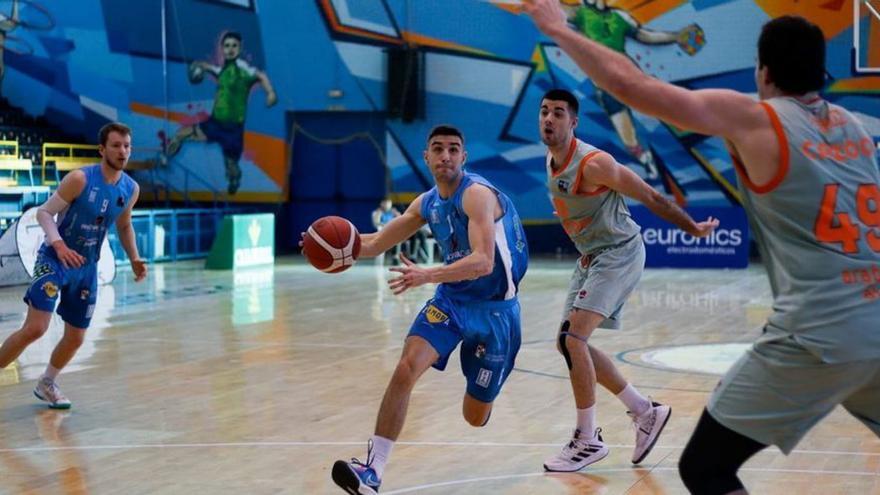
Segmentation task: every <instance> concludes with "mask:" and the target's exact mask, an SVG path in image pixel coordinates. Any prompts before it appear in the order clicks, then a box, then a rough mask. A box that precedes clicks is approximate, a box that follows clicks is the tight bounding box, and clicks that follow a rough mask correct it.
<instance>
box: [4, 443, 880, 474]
mask: <svg viewBox="0 0 880 495" xmlns="http://www.w3.org/2000/svg"><path fill="white" fill-rule="evenodd" d="M364 443H365V442H364V441H344V442H318V441H315V442H306V441H301V442H296V441H290V442H215V443H210V442H199V443H135V444H108V445H67V446H63V445H62V446H49V447H15V448H0V453H3V452H54V451H65V450H126V449H130V450H135V449H195V448H224V447H337V446H346V447H347V446H363V445H364ZM395 445H408V446H413V447H504V448H508V447H535V448H538V447H540V448H544V447H558V446H559V443H558V442H553V443H540V442H533V443H528V442H415V441H409V442H408V441H399V442H395ZM606 445H607V446H608V447H611V448H620V449H631V448H633V447H634V445H626V444H606ZM654 449H655V450H657V449H666V450H675V449H679V450H681V449H684V446H683V445H678V446H671V445H657V446H655V447H654ZM764 452H768V451H764ZM769 452H771V453H775V451H773V450H770V451H769ZM792 454H806V455H853V456H863V457H880V452H853V451H843V450H794V451H792ZM770 471H774V470H772V469H771V470H770ZM805 472H810V473H812V472H816V471H805ZM834 472H837V471H834ZM874 474H877V473H874Z"/></svg>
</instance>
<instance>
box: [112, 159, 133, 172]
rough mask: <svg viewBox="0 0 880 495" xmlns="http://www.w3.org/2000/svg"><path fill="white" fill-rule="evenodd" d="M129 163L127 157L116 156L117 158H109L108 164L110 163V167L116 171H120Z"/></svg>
mask: <svg viewBox="0 0 880 495" xmlns="http://www.w3.org/2000/svg"><path fill="white" fill-rule="evenodd" d="M127 163H128V159H127V158H115V159H110V158H108V159H107V165H110V168H112V169H113V170H116V171H120V170H123V169H125V165H126V164H127Z"/></svg>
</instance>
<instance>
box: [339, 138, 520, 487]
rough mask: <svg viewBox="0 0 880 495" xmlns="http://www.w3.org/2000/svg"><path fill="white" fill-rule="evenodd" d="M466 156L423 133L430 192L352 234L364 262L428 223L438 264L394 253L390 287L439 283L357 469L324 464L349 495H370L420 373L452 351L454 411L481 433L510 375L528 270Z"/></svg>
mask: <svg viewBox="0 0 880 495" xmlns="http://www.w3.org/2000/svg"><path fill="white" fill-rule="evenodd" d="M466 158H467V153H466V152H465V149H464V136H463V135H462V133H461V131H459V130H458V129H456V128H455V127H452V126H447V125H443V126H437V127H435V128H434V129H432V130H431V132H430V134H429V135H428V142H427V149H426V150H425V152H424V160H425V162H426V164H427V165H428V167H429V168H430V170H431V173H432V174H433V175H434V180H435V182H436V186H435V187H434V188H432V189H431V190H430V191H428V192H426V193H423V194H422V195H420V196H419V197H417V198H416V199H415V201H413V202H412V203H411V204H410V205H409V207H408V208H407V210H406V211H405V212H404V213H403V214H402V215H400V216H398V217H396V218H394V219H392V220H391V221H389V222H388V223H387V224H386V225H385V226H384V227H383V228H382V230H380V231H379V232H376V233H373V234H364V235H362V236H361V242H362V244H361V252H360V256H361V257H373V256H378V255H381V254H382V253H384V252H385V251H387V250H388V249H390V248H391V247H393V246H394V245H396V244H398V243H400V242H403V241H405V240H406V239H409V238H410V237H411V236H412V235H413V234H414V233H415V232H416V231H417V230H419V228H421V227H422V226H423V225H425V223H427V224H428V226H429V227H430V228H431V231H432V232H433V234H434V238H435V239H436V240H437V244H438V245H439V246H440V251H441V253H442V255H443V260H444V264H443V265H441V266H437V267H430V268H423V267H420V266H418V265H416V264H414V263H413V262H412V261H410V260H409V259H407V258H406V257H405V256H403V255H401V256H400V260H401V262H402V264H401V266H397V267H393V268H391V270H392V271H394V272H397V273H398V274H399V276H398V277H397V278H394V279H392V280H390V281H389V287H390V288H391V290H392V291H393V292H394V293H395V294H401V293H403V292H405V291H406V290H408V289H412V288H414V287H419V286H421V285H424V284H429V283H435V284H439V285H438V286H437V290H436V293H435V294H434V297H433V298H432V299H430V300H429V301H428V302H427V303H426V304H425V307H424V308H423V309H422V310H421V311H420V312H419V315H418V317H416V320H415V321H414V322H413V324H412V327H411V328H410V331H409V335H408V336H407V338H406V342H405V344H404V347H403V353H402V355H401V357H400V361H399V362H398V364H397V368H396V369H395V370H394V374H393V375H392V377H391V381H390V383H389V384H388V387H387V388H386V390H385V396H384V397H383V399H382V404H381V406H380V408H379V414H378V417H377V419H376V428H375V433H374V435H373V436H372V437H371V438H370V440H369V441H368V443H367V457H366V459H365V461H364V462H361V461H359V460H357V459H352V460H351V462H345V461H337V462H336V463H335V464H334V465H333V472H332V475H333V480H334V481H335V482H336V484H337V485H339V486H340V487H341V488H343V489H344V490H345V491H346V492H348V493H359V494H364V495H366V494H375V493H378V491H379V486H380V484H381V479H382V475H383V473H384V470H385V463H386V462H387V461H388V458H389V456H390V455H391V450H392V447H393V446H394V442H395V441H396V440H397V437H398V435H399V434H400V431H401V429H402V428H403V423H404V419H405V418H406V411H407V406H408V404H409V397H410V393H411V392H412V389H413V387H414V386H415V384H416V382H417V381H418V379H419V377H420V376H421V375H422V374H423V373H424V372H425V371H426V370H427V369H428V368H430V367H432V366H433V367H434V368H437V369H438V370H441V371H442V370H443V369H444V368H445V367H446V363H447V360H448V359H449V356H450V355H451V354H452V352H453V351H454V350H455V348H456V347H457V346H458V345H459V343H461V367H462V372H463V374H464V376H465V379H466V381H467V389H466V392H465V395H464V400H463V404H462V413H463V415H464V418H465V420H466V421H467V422H468V423H469V424H471V425H473V426H477V427H480V426H484V425H486V423H487V422H488V421H489V416H490V414H491V412H492V402H493V401H494V400H495V398H496V397H497V395H498V394H499V392H500V391H501V387H502V385H503V384H504V382H505V380H507V377H508V376H509V375H510V372H511V371H512V370H513V365H514V360H515V358H516V355H517V352H518V351H519V346H520V308H519V301H518V299H517V290H518V286H519V281H520V280H521V279H522V277H523V275H525V272H526V268H527V265H528V246H527V244H526V238H525V234H524V232H523V228H522V224H521V223H520V219H519V216H518V215H517V212H516V210H515V209H514V207H513V203H511V202H510V200H509V199H508V198H507V196H505V195H504V194H503V193H501V192H500V191H499V190H498V189H496V188H495V187H494V186H492V184H490V183H489V182H488V181H486V180H485V179H483V178H482V177H480V176H478V175H474V174H469V173H466V172H464V171H463V170H462V167H463V166H464V162H465V160H466Z"/></svg>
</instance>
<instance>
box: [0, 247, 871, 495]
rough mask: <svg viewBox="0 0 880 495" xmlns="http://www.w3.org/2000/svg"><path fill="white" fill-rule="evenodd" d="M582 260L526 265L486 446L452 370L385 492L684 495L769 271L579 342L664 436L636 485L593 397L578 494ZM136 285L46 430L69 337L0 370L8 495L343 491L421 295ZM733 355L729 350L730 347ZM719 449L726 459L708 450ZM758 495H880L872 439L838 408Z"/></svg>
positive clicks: (694, 282) (4, 314)
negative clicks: (638, 396)
mask: <svg viewBox="0 0 880 495" xmlns="http://www.w3.org/2000/svg"><path fill="white" fill-rule="evenodd" d="M572 267H573V260H564V261H556V260H550V261H534V260H533V262H532V264H531V268H530V270H529V273H528V275H527V276H526V278H525V280H524V283H523V285H522V288H521V289H522V290H521V301H522V308H523V320H524V321H523V346H522V349H521V350H520V354H519V357H518V360H517V368H516V370H515V371H514V372H513V373H512V374H511V376H510V379H509V380H508V382H507V384H506V386H505V388H504V390H503V392H502V394H501V396H500V397H499V399H498V400H497V402H496V408H495V410H494V413H493V415H492V419H491V421H490V423H489V424H488V426H486V427H485V428H481V429H476V428H472V427H470V426H468V425H467V424H466V423H465V421H464V420H463V419H462V417H461V398H462V394H463V393H464V379H463V378H462V376H461V373H460V371H459V367H458V358H457V356H456V357H454V358H453V359H452V360H451V362H450V365H449V367H448V368H447V370H446V372H444V373H439V372H436V371H433V370H431V371H429V372H427V373H426V375H425V376H424V378H423V379H422V381H421V382H420V383H419V385H418V386H417V388H416V390H415V393H414V394H413V397H412V400H411V403H410V409H409V416H408V418H407V423H406V426H405V428H404V430H403V434H402V435H401V438H400V441H399V442H398V444H397V445H396V447H395V449H394V452H393V454H392V458H391V461H390V463H389V465H388V468H387V470H386V472H385V476H384V483H383V486H382V491H381V493H382V494H383V495H391V494H405V493H406V494H497V493H503V494H523V495H525V494H529V495H531V494H541V495H552V494H582V493H597V494H609V495H610V494H623V493H626V494H679V493H685V489H684V486H683V485H682V484H681V482H680V480H679V478H678V473H677V471H676V465H677V461H678V457H679V455H680V453H681V448H682V447H683V445H684V443H685V442H686V441H687V439H688V437H689V434H690V432H691V430H692V428H693V427H694V425H695V423H696V420H697V418H698V417H699V414H700V412H701V410H702V408H703V406H704V404H705V403H706V400H707V398H708V395H709V392H710V391H711V390H712V388H713V387H714V386H715V383H716V382H717V380H718V375H717V374H713V371H716V372H717V371H719V370H723V369H724V368H725V367H726V366H727V365H729V364H730V362H732V360H733V359H735V358H736V357H737V356H738V354H739V352H741V348H742V347H743V344H745V343H747V342H749V341H750V340H752V339H753V338H754V337H755V336H756V335H757V333H758V332H759V329H760V326H761V324H762V322H763V320H764V318H765V317H766V315H767V313H768V311H769V303H770V296H769V286H768V283H767V280H766V277H765V275H764V274H763V272H762V271H761V269H760V267H753V268H750V269H748V270H746V271H717V270H700V271H697V270H649V271H647V272H646V273H645V276H644V277H643V279H642V283H641V285H640V287H639V289H638V291H637V292H636V293H635V294H634V295H633V296H632V298H631V300H630V302H629V303H628V306H627V308H626V310H625V313H624V330H622V331H608V330H599V331H597V333H596V334H595V336H594V339H593V341H592V342H594V343H595V344H596V345H597V346H599V347H600V348H602V349H604V350H605V351H607V352H609V353H611V354H612V355H614V356H616V358H617V360H618V362H619V364H620V366H621V367H622V370H623V372H624V374H625V375H626V376H628V377H629V378H630V380H631V381H632V382H633V383H635V384H636V385H637V386H638V387H639V388H640V389H641V390H642V391H643V392H646V393H649V394H650V395H652V396H653V397H654V399H656V400H658V401H662V402H665V403H668V404H671V405H672V408H673V413H672V418H671V419H670V422H669V424H668V426H667V428H666V431H665V433H664V434H663V436H662V437H661V438H660V441H659V443H658V445H657V446H656V447H655V449H654V451H653V452H652V453H651V454H650V455H649V456H648V458H647V459H646V460H645V462H644V463H643V464H642V465H641V466H637V467H633V466H632V465H631V464H630V462H629V458H630V455H631V451H632V444H633V440H634V434H633V431H632V430H631V426H630V422H629V418H628V417H627V416H626V415H625V414H624V408H623V406H622V405H621V404H620V403H619V402H618V401H617V400H616V399H614V398H613V397H611V396H610V394H609V393H608V392H607V391H604V390H601V391H600V392H599V413H598V421H599V424H600V425H601V427H602V429H603V436H604V438H605V440H606V442H607V443H608V444H609V445H610V446H611V454H610V455H609V456H608V457H607V458H606V459H605V460H603V461H601V462H599V463H597V464H595V465H593V466H590V467H588V468H586V469H585V470H584V471H582V472H579V473H574V474H552V475H550V474H545V473H544V472H543V470H542V463H543V460H544V458H546V457H548V456H550V455H552V454H553V453H555V452H556V451H557V450H558V449H559V448H560V447H561V446H562V444H563V443H564V442H565V441H566V440H567V439H568V437H569V435H570V432H571V428H572V427H573V425H574V419H575V411H574V405H573V398H572V395H571V390H570V386H569V383H568V379H567V370H566V368H565V363H564V361H563V359H562V357H561V356H559V355H558V354H557V352H556V350H555V346H554V337H555V334H556V330H557V326H558V324H559V317H560V311H561V310H560V307H561V305H562V303H563V298H564V296H565V292H564V291H565V288H566V287H567V282H568V277H569V275H570V271H571V269H572ZM150 268H151V270H152V272H151V275H150V278H149V279H148V281H147V282H146V283H144V284H140V285H135V284H134V283H132V282H131V281H130V279H129V277H130V274H129V273H127V272H125V273H120V275H119V276H118V277H117V279H116V282H115V283H114V284H113V285H112V286H107V287H104V288H102V289H101V293H100V294H99V299H98V304H99V307H98V308H97V309H96V315H95V320H94V322H93V327H92V329H90V330H89V333H88V336H87V341H86V343H85V344H84V345H83V347H82V348H81V350H80V353H79V355H78V357H77V358H76V360H75V361H74V362H73V363H72V364H71V365H70V366H69V369H67V370H65V373H63V374H62V375H61V377H60V379H59V384H60V385H61V387H62V389H63V390H64V392H65V393H66V394H67V395H68V396H69V397H70V399H71V400H72V401H73V408H72V409H71V410H70V411H68V412H60V411H51V410H48V409H46V407H45V405H44V404H43V403H41V402H39V401H37V400H36V399H35V398H34V397H33V395H32V393H31V390H32V389H33V386H34V382H35V379H36V378H37V376H38V375H39V374H40V373H41V372H42V371H43V369H44V368H45V365H46V362H47V361H48V358H49V354H50V352H51V349H52V346H53V345H54V343H55V342H56V341H57V339H58V338H59V337H60V332H61V328H62V325H61V321H60V319H58V318H57V317H56V318H55V320H54V321H53V324H52V327H51V329H50V333H49V334H47V336H45V337H44V338H43V339H42V340H41V341H39V342H37V343H35V344H34V345H33V346H32V347H31V348H29V349H28V350H27V351H26V352H25V354H24V355H23V356H22V357H21V359H20V360H19V361H18V362H17V363H15V364H13V365H12V366H10V367H9V368H7V369H6V370H4V371H2V372H0V493H10V494H19V493H21V494H26V493H27V494H31V493H32V494H54V493H59V494H105V493H106V494H116V493H119V494H152V493H186V494H192V493H212V494H216V493H236V494H241V493H247V494H275V493H286V494H307V495H311V494H333V493H342V492H341V491H340V490H339V489H338V488H337V487H336V486H335V485H334V484H333V482H332V481H331V479H330V467H331V466H332V464H333V462H334V461H335V460H337V459H348V458H350V457H359V458H361V459H362V460H363V458H364V455H365V453H366V439H367V438H368V436H369V435H370V434H371V433H372V429H373V423H374V420H375V415H376V411H377V409H378V406H379V401H380V399H381V397H382V393H383V391H384V388H385V385H386V383H387V381H388V378H389V377H390V376H391V373H392V371H393V369H394V366H395V364H396V362H397V358H398V355H399V353H400V350H401V347H402V344H403V338H404V336H405V335H406V332H407V330H408V328H409V324H410V322H411V321H412V319H413V318H414V317H415V315H416V314H417V312H418V311H419V310H420V309H421V307H422V303H423V302H424V300H425V299H427V298H428V297H429V296H430V295H431V294H432V288H430V287H424V288H420V289H417V290H415V291H412V292H410V293H406V294H404V295H403V296H399V297H395V296H393V295H391V293H390V291H389V290H388V289H387V288H386V287H385V280H386V278H387V277H388V274H387V270H385V269H383V268H381V267H376V266H375V265H374V264H372V263H370V262H364V263H360V264H359V265H358V266H356V267H355V268H353V269H351V270H349V271H348V272H346V273H343V274H340V275H325V274H322V273H319V272H317V271H316V270H314V269H313V268H311V267H309V266H306V265H303V264H302V262H301V261H300V260H299V259H296V260H285V261H282V262H280V263H279V264H278V265H276V266H275V268H274V269H256V270H250V271H238V272H235V273H233V272H206V271H204V270H203V269H202V262H185V263H175V264H164V265H153V266H151V267H150ZM23 292H24V287H14V288H6V289H2V290H0V338H5V337H6V336H7V335H9V333H11V332H12V331H14V330H15V329H16V328H18V325H19V324H20V323H21V321H22V319H23V316H24V304H23V303H22V302H21V297H22V294H23ZM731 344H733V345H731ZM718 448H719V450H720V449H723V448H724V446H723V445H719V446H718ZM741 474H742V478H743V479H744V481H745V482H746V484H747V486H748V488H749V489H750V490H751V492H752V493H756V494H784V495H792V494H797V495H807V494H822V495H827V494H832V493H840V494H844V493H845V494H880V440H878V439H877V438H875V437H874V436H873V435H872V434H871V433H870V432H869V431H868V430H867V429H866V428H865V427H863V426H862V425H861V424H860V423H859V422H858V421H856V420H855V419H853V418H851V417H849V416H848V415H847V414H846V413H845V412H844V411H843V410H842V409H839V408H838V409H837V410H836V411H835V412H834V413H833V414H832V415H831V416H830V417H829V418H827V419H826V420H825V421H823V422H822V423H820V425H819V426H818V427H817V428H816V429H814V430H813V431H812V432H811V433H810V434H809V436H808V437H807V438H806V439H805V440H804V441H803V442H801V444H800V445H799V446H798V449H797V450H796V451H795V452H794V453H793V454H792V455H791V456H789V457H785V456H783V455H781V454H780V453H779V452H778V451H777V450H775V448H774V449H768V450H766V451H765V452H763V453H760V454H758V455H757V456H756V457H755V458H754V459H753V460H752V461H750V462H749V463H748V464H746V466H745V468H744V469H743V470H742V473H741Z"/></svg>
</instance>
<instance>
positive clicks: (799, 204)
mask: <svg viewBox="0 0 880 495" xmlns="http://www.w3.org/2000/svg"><path fill="white" fill-rule="evenodd" d="M526 10H527V12H528V13H529V14H530V15H531V16H532V18H533V19H534V21H535V23H536V24H537V25H538V27H539V28H540V29H541V30H542V31H544V32H545V33H546V34H547V35H549V36H550V37H552V38H553V39H555V40H556V42H557V43H558V44H559V46H560V48H562V49H563V50H565V51H566V52H567V53H568V54H569V55H570V56H571V57H572V58H573V59H574V60H575V61H576V62H577V64H578V65H579V66H580V67H581V69H583V70H584V71H585V72H587V74H588V75H589V76H590V78H591V79H593V81H595V82H596V84H598V85H600V86H602V87H604V88H606V89H607V90H608V91H610V92H612V93H613V94H614V95H615V96H616V97H617V98H619V99H620V100H621V101H623V102H625V103H627V104H629V105H631V106H632V107H633V108H635V109H636V110H639V111H640V112H642V113H645V114H648V115H653V116H655V117H658V118H660V119H662V120H665V121H668V122H671V123H673V124H675V125H677V126H679V127H682V128H685V129H689V130H692V131H695V132H699V133H701V134H706V135H716V136H721V137H722V138H724V139H725V140H726V141H727V144H728V147H729V149H730V152H731V155H732V157H733V161H734V164H735V165H736V169H737V173H738V175H739V178H740V189H741V191H742V195H743V205H744V206H745V209H746V213H747V214H748V216H749V219H750V221H751V224H752V232H753V234H754V236H755V239H756V240H757V242H758V246H759V250H760V252H761V258H762V259H763V261H764V266H765V267H766V269H767V274H768V276H769V278H770V287H771V289H772V292H773V313H772V314H771V315H770V317H769V318H768V320H767V323H766V325H765V326H764V333H763V335H762V336H761V337H760V338H758V340H757V341H756V342H755V344H754V345H753V346H752V348H751V349H749V350H748V351H747V352H746V354H745V355H744V356H743V357H742V358H740V360H739V361H738V362H737V363H736V364H734V365H733V366H732V367H731V368H730V370H728V372H727V373H726V374H725V376H724V377H723V378H722V379H721V382H720V384H719V386H718V387H716V388H715V390H714V392H713V393H712V396H711V397H710V399H709V405H708V407H707V409H706V410H705V411H704V412H703V415H702V417H701V418H700V422H699V423H698V424H697V427H696V430H695V431H694V433H693V436H692V437H691V439H690V441H689V442H688V445H687V447H686V448H685V450H684V452H683V454H682V457H681V460H680V463H679V472H680V474H681V477H682V480H684V483H685V485H686V486H687V488H688V489H689V490H690V491H691V492H693V493H700V494H723V493H745V488H744V487H743V485H742V482H741V481H740V480H739V478H738V477H737V471H738V470H739V468H740V467H741V466H742V464H743V463H744V462H745V461H746V460H747V459H749V458H750V457H751V456H753V455H754V454H755V453H757V452H759V451H760V450H762V449H764V448H765V447H767V446H768V445H771V444H772V445H776V446H778V447H779V448H780V449H781V450H782V451H783V452H784V453H789V452H791V450H792V449H794V447H795V445H797V443H798V442H799V441H800V439H801V438H802V437H803V436H804V435H805V434H806V432H807V431H808V430H809V429H810V428H811V427H812V426H813V425H814V424H816V423H817V422H818V421H820V420H821V419H822V418H823V417H824V416H826V415H827V414H828V413H830V412H831V410H832V409H834V407H835V406H836V405H837V404H841V405H843V407H844V408H845V409H846V410H847V411H849V413H850V414H852V415H853V416H855V417H856V418H858V419H859V420H860V421H862V422H863V423H864V424H865V425H866V426H868V428H870V429H871V430H872V431H873V432H874V434H875V435H877V436H880V331H878V329H877V315H880V172H878V165H877V157H876V154H875V153H876V151H875V149H874V146H873V140H872V139H871V137H870V135H869V134H868V133H867V132H866V131H865V128H864V126H863V125H862V124H861V123H860V122H859V121H858V120H857V119H856V118H855V117H854V116H853V115H852V114H851V113H849V112H848V111H846V110H845V109H843V108H842V107H839V106H837V105H833V104H831V103H829V102H827V101H825V100H824V99H822V97H821V96H819V90H821V89H822V87H823V86H824V84H825V37H824V35H823V33H822V31H821V29H819V27H818V26H816V25H815V24H812V23H811V22H809V21H807V20H805V19H803V18H801V17H794V16H784V17H780V18H777V19H773V20H771V21H769V22H767V23H766V24H765V25H764V28H763V29H762V31H761V36H760V38H759V40H758V67H757V70H756V71H755V80H756V83H757V86H758V96H759V98H760V99H761V101H760V102H756V101H754V100H753V99H752V98H750V97H749V96H747V95H744V94H741V93H738V92H736V91H730V90H724V89H705V90H699V91H689V90H687V89H684V88H680V87H677V86H674V85H671V84H668V83H665V82H662V81H659V80H657V79H654V78H651V77H648V76H645V75H644V74H642V73H641V71H639V70H638V69H636V68H635V67H634V66H633V65H632V64H631V63H630V61H629V60H627V59H626V57H622V56H620V55H619V54H616V53H614V52H613V51H611V50H608V49H606V48H605V47H603V46H601V45H598V44H596V43H593V42H591V41H589V40H587V39H586V38H584V37H582V36H580V35H578V34H576V33H571V31H570V30H569V29H567V28H566V26H565V23H564V22H563V21H562V20H561V18H560V17H559V16H560V12H559V7H558V5H557V4H556V2H555V0H526Z"/></svg>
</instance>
